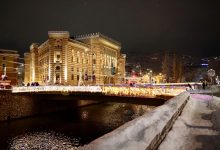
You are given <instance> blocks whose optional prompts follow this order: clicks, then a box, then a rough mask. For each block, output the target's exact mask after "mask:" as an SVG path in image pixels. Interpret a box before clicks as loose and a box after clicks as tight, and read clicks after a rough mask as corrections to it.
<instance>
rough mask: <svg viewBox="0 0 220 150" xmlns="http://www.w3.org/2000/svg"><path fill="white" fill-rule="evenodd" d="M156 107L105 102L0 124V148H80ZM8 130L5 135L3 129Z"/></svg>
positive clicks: (15, 149)
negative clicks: (3, 146) (3, 144)
mask: <svg viewBox="0 0 220 150" xmlns="http://www.w3.org/2000/svg"><path fill="white" fill-rule="evenodd" d="M154 107H155V106H147V105H137V104H125V103H102V104H97V105H91V106H87V107H81V108H75V109H72V110H68V111H63V112H59V113H53V114H50V115H44V116H39V117H32V118H25V119H20V120H16V121H12V122H10V123H0V133H3V134H0V145H1V144H2V143H5V141H10V142H8V144H6V145H7V148H9V149H13V150H17V149H19V150H20V149H24V150H26V149H77V147H78V146H80V145H84V144H88V143H89V142H91V141H92V140H94V139H96V138H98V137H100V136H102V135H104V134H106V133H108V132H110V131H112V130H114V129H115V128H117V127H119V126H121V125H123V124H124V123H126V122H128V121H130V120H133V119H134V118H137V117H138V116H141V115H143V114H144V113H145V112H147V111H149V110H152V109H153V108H154ZM4 128H5V129H6V130H8V131H9V132H6V131H5V130H4Z"/></svg>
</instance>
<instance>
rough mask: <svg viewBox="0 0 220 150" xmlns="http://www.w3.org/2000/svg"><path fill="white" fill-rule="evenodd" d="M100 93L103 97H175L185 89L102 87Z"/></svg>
mask: <svg viewBox="0 0 220 150" xmlns="http://www.w3.org/2000/svg"><path fill="white" fill-rule="evenodd" d="M102 91H103V93H104V94H105V95H117V96H133V97H146V96H152V97H154V96H157V95H167V96H168V95H169V96H176V95H178V94H180V93H182V92H184V91H186V88H185V87H178V86H172V87H165V86H148V87H129V86H124V87H123V86H102Z"/></svg>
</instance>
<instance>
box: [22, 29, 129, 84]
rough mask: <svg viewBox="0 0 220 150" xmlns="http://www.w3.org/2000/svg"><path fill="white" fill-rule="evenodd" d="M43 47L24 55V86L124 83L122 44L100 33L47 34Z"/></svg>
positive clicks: (35, 44) (33, 47)
mask: <svg viewBox="0 0 220 150" xmlns="http://www.w3.org/2000/svg"><path fill="white" fill-rule="evenodd" d="M48 36H49V39H48V40H47V41H45V42H44V43H43V44H37V43H34V44H32V45H31V46H30V52H28V53H25V54H24V59H25V77H24V81H25V83H30V82H39V83H40V84H41V85H47V84H64V85H94V84H119V83H123V82H124V75H125V57H126V56H125V55H124V54H121V44H120V43H119V42H117V41H115V40H113V39H111V38H109V37H106V36H104V35H103V34H101V33H93V34H88V35H81V36H78V37H74V38H71V37H70V35H69V32H67V31H49V32H48Z"/></svg>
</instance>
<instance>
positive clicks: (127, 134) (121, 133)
mask: <svg viewBox="0 0 220 150" xmlns="http://www.w3.org/2000/svg"><path fill="white" fill-rule="evenodd" d="M188 99H189V93H188V92H184V93H181V94H180V95H178V96H176V97H174V98H172V99H170V100H169V101H167V102H166V103H165V104H164V105H162V106H159V107H157V108H156V109H154V110H153V111H150V112H147V113H146V114H144V115H143V116H141V117H139V118H136V119H134V120H132V121H130V122H128V123H126V124H124V125H122V126H121V127H119V128H117V129H116V130H114V131H112V132H110V133H108V134H106V135H104V136H102V137H100V138H98V139H96V140H94V141H92V142H91V143H89V144H88V145H85V146H83V147H80V148H79V149H83V150H91V149H96V150H102V149H105V150H115V149H126V150H134V149H138V150H146V149H147V150H154V149H157V148H158V146H159V145H160V143H161V142H162V140H163V139H164V138H165V136H166V135H167V133H168V132H169V130H170V129H171V128H172V126H173V123H174V122H175V120H176V119H177V118H178V116H179V115H180V114H181V112H182V110H183V108H184V107H185V105H186V103H187V101H188Z"/></svg>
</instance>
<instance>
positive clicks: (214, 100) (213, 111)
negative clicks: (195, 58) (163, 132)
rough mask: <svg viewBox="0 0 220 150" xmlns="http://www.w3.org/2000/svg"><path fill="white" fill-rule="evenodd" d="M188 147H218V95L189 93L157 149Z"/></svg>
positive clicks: (200, 149) (201, 149) (185, 149)
mask: <svg viewBox="0 0 220 150" xmlns="http://www.w3.org/2000/svg"><path fill="white" fill-rule="evenodd" d="M215 90H217V89H216V88H215ZM203 93H209V92H208V91H206V92H204V91H203ZM188 149H190V150H195V149H196V150H216V149H220V98H219V97H215V96H210V95H204V94H191V98H190V100H189V102H188V103H187V104H186V107H185V108H184V109H183V112H182V115H181V116H180V117H179V118H178V120H177V121H176V122H175V124H174V125H173V128H172V130H171V131H170V132H169V134H168V135H167V137H166V138H165V140H164V141H163V143H162V144H161V145H160V147H159V150H188Z"/></svg>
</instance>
